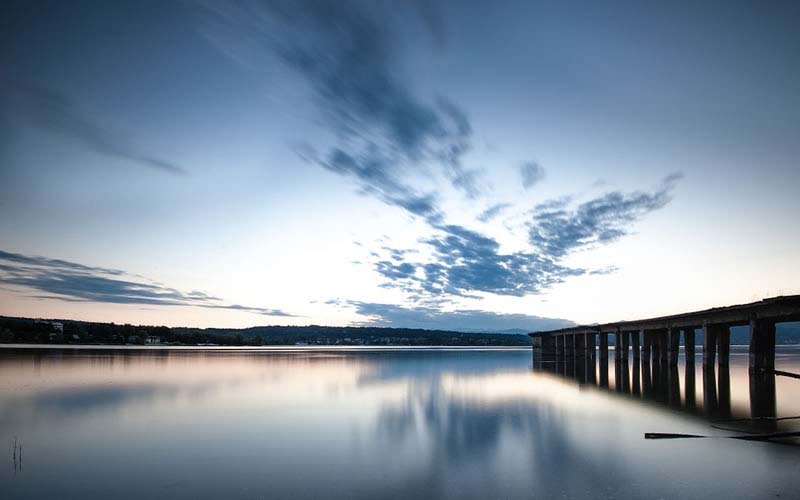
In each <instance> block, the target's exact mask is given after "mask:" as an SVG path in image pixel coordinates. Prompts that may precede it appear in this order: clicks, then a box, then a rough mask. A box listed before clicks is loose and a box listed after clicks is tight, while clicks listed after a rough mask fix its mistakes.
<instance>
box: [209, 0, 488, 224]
mask: <svg viewBox="0 0 800 500" xmlns="http://www.w3.org/2000/svg"><path fill="white" fill-rule="evenodd" d="M206 12H207V14H211V17H212V19H213V20H214V22H215V24H216V25H217V26H220V25H222V26H227V27H228V30H227V31H228V32H229V38H230V39H229V40H220V38H221V36H220V34H219V30H217V31H216V32H215V33H216V35H215V37H214V39H215V43H216V44H217V45H218V46H221V47H222V48H223V52H225V53H227V54H231V51H234V52H236V49H235V47H239V46H242V45H248V46H249V45H252V44H255V45H256V46H258V45H259V44H260V45H261V46H262V47H264V49H265V50H267V51H268V52H269V53H272V54H274V55H275V56H277V58H278V59H279V60H280V61H282V62H283V64H285V66H286V67H288V68H290V69H291V70H292V71H293V72H294V74H296V75H298V76H299V77H300V78H301V79H302V80H303V81H304V82H305V83H307V85H308V87H309V88H310V90H311V93H312V97H313V102H314V103H315V104H316V107H317V109H318V110H319V112H320V115H321V116H322V118H323V123H324V125H325V127H326V128H327V130H328V131H330V132H331V135H332V136H333V137H335V138H336V140H335V144H334V145H333V146H331V147H327V146H326V147H321V148H319V149H320V151H319V152H315V151H313V148H312V149H310V150H309V152H310V153H309V152H307V154H304V157H305V158H306V159H308V160H311V161H313V162H315V163H317V164H319V165H321V166H322V167H324V168H326V169H328V170H330V171H332V172H335V173H337V174H340V175H343V176H347V177H350V178H352V179H354V180H356V181H357V183H358V184H359V185H360V187H361V188H362V189H363V190H364V191H365V192H367V193H372V194H374V195H376V196H377V197H379V198H380V199H381V200H383V201H384V202H385V203H388V204H390V205H394V206H398V207H401V208H404V209H406V210H408V211H409V212H410V213H412V214H414V215H416V216H420V217H423V218H427V217H431V216H432V215H433V214H435V213H437V212H438V208H436V205H437V201H436V197H435V196H434V195H433V194H431V193H430V192H420V191H419V190H418V189H416V188H413V187H412V185H411V183H409V182H407V181H405V180H403V175H402V173H403V172H404V171H407V170H411V171H412V172H413V171H415V172H417V173H420V172H424V170H425V169H426V168H436V169H439V171H440V172H441V173H442V174H443V175H444V176H445V178H447V179H448V180H449V182H450V183H451V184H452V186H453V187H455V188H456V189H458V190H460V191H462V192H463V193H464V194H465V195H466V196H468V197H472V198H474V197H476V196H477V195H478V194H479V192H480V189H479V186H478V184H477V182H476V179H477V177H478V175H479V173H480V170H478V169H467V168H465V167H464V166H463V165H462V159H463V156H464V154H465V153H466V152H467V151H469V149H470V147H471V141H472V125H471V123H470V120H469V118H468V116H467V114H466V113H465V112H464V110H463V109H461V107H460V106H458V105H457V104H456V103H454V102H452V101H451V100H450V99H448V98H446V97H438V98H435V99H432V100H430V101H426V100H424V99H420V98H419V97H417V96H416V95H415V93H414V91H413V90H412V88H411V86H410V85H409V84H408V82H407V81H406V79H405V78H403V71H402V66H403V65H402V55H401V50H400V48H401V47H402V46H403V45H404V43H406V42H408V40H406V39H404V36H405V35H407V33H406V32H405V31H404V30H402V29H395V28H396V27H397V26H398V25H399V24H402V23H404V22H405V23H409V22H414V23H417V24H421V25H422V26H423V27H425V28H427V29H429V30H430V32H431V34H432V35H433V38H434V40H437V41H439V42H440V43H441V42H443V37H444V29H443V25H442V18H441V17H440V16H439V15H438V13H437V11H436V7H435V5H434V4H430V3H425V4H420V5H418V8H416V9H405V10H404V9H400V10H398V9H395V8H389V7H387V5H386V4H382V3H379V2H362V1H342V2H315V1H310V0H309V1H285V2H283V1H276V2H265V3H236V4H229V5H227V6H225V7H220V6H219V5H212V6H211V7H210V8H208V9H206ZM408 14H411V15H410V16H409V15H408ZM390 19H391V21H389V20H390ZM243 37H247V38H249V39H250V40H251V41H253V40H254V42H253V43H252V44H251V43H245V44H242V43H241V39H242V38H243ZM251 56H252V51H250V53H249V54H248V55H244V56H239V55H236V56H233V57H234V58H235V59H237V60H241V59H242V58H247V57H251Z"/></svg>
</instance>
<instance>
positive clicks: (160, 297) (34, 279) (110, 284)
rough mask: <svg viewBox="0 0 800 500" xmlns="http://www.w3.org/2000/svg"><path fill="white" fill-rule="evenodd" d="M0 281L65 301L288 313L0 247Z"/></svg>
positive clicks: (42, 296) (282, 314)
mask: <svg viewBox="0 0 800 500" xmlns="http://www.w3.org/2000/svg"><path fill="white" fill-rule="evenodd" d="M0 283H3V284H6V285H10V286H14V287H23V288H26V289H30V290H35V291H36V295H30V296H32V297H36V298H43V299H56V300H63V301H68V302H95V303H106V304H139V305H155V306H192V307H202V308H206V309H229V310H236V311H245V312H250V313H254V314H260V315H264V316H292V315H291V314H288V313H286V312H284V311H281V310H278V309H267V308H262V307H250V306H243V305H239V304H232V305H229V304H225V303H224V302H222V299H219V298H217V297H212V296H210V295H208V294H206V293H204V292H200V291H197V290H195V291H192V292H189V293H183V292H180V291H178V290H176V289H174V288H168V287H165V286H163V285H160V284H157V283H153V282H148V281H147V280H145V279H143V278H140V277H136V276H132V275H128V273H125V272H124V271H120V270H117V269H107V268H102V267H91V266H86V265H83V264H77V263H74V262H69V261H65V260H59V259H49V258H45V257H38V256H28V255H21V254H16V253H10V252H4V251H2V250H0Z"/></svg>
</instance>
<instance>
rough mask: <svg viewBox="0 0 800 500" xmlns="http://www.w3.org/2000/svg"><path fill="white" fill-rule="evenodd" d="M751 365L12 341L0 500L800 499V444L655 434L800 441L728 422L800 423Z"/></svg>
mask: <svg viewBox="0 0 800 500" xmlns="http://www.w3.org/2000/svg"><path fill="white" fill-rule="evenodd" d="M778 352H779V356H778V360H777V363H776V364H777V368H778V369H779V370H786V371H791V372H800V350H797V349H793V348H779V349H778ZM746 363H747V352H746V348H745V349H742V348H733V354H732V357H731V367H730V370H729V371H728V370H724V369H723V370H719V369H716V370H714V371H713V372H709V371H707V370H703V369H702V366H701V364H700V360H699V356H698V362H697V365H696V366H695V367H693V368H694V369H690V370H689V371H688V372H687V371H686V365H685V363H684V361H683V360H681V363H680V365H679V367H678V370H677V371H669V370H661V371H659V370H656V371H652V370H648V372H649V373H644V372H643V371H642V370H641V368H639V367H638V365H636V364H634V363H633V360H631V361H630V362H629V363H628V364H627V366H626V367H625V368H626V372H624V373H627V375H628V376H627V377H624V376H623V375H622V373H623V372H622V371H620V372H619V375H618V374H617V370H616V369H615V366H614V360H613V355H612V359H611V360H610V363H609V365H608V367H607V371H606V373H607V374H608V377H607V380H606V377H605V376H603V375H602V372H599V373H598V372H592V371H591V367H589V368H588V369H586V370H582V369H576V368H575V367H569V366H566V365H565V364H564V365H562V364H559V365H558V366H556V365H552V366H551V365H548V366H546V367H544V368H539V367H538V366H537V367H536V369H533V368H532V356H531V351H530V350H529V349H476V350H465V349H391V348H388V349H324V350H323V349H303V350H297V349H273V350H269V349H259V350H252V349H251V350H228V349H216V350H201V349H185V350H176V349H172V350H167V349H81V350H77V349H63V350H62V349H12V348H2V349H0V442H2V443H3V447H2V449H3V450H4V451H3V452H2V453H4V454H5V456H3V457H2V460H0V461H2V463H3V464H4V465H3V466H2V467H0V482H1V483H0V484H2V497H3V498H148V497H149V498H203V497H204V498H459V499H461V498H481V499H482V498H670V497H675V498H677V497H683V498H776V497H778V496H780V497H781V498H798V492H800V447H798V446H796V444H798V443H799V442H798V441H797V440H794V441H790V442H789V443H788V444H773V443H763V442H746V441H737V440H732V439H726V438H711V439H681V440H658V441H654V440H645V439H644V438H643V435H644V433H645V432H677V433H692V434H701V435H714V436H728V435H735V434H739V432H738V431H746V432H770V431H775V430H787V429H790V430H791V429H798V430H800V420H795V421H792V420H787V421H781V422H775V421H773V420H762V421H761V422H759V423H757V424H755V423H751V422H726V423H723V424H716V425H717V426H721V427H729V428H732V430H721V429H715V428H713V427H712V426H711V424H712V422H711V421H710V420H714V421H718V420H727V419H731V418H734V417H749V416H750V415H751V414H756V415H759V416H770V415H773V416H774V415H779V416H790V415H800V380H797V379H793V378H789V377H783V376H778V377H767V378H766V379H758V380H751V379H750V378H749V376H748V371H747V366H746ZM690 367H691V365H690ZM602 368H605V367H601V365H597V366H595V367H594V369H595V370H602ZM621 369H622V365H621V366H620V370H621ZM565 372H566V373H569V376H565V375H564V373H565ZM592 373H593V375H592ZM687 374H688V375H689V376H688V380H689V382H690V383H689V384H688V387H687V383H686V382H687ZM634 375H636V377H635V378H632V377H633V376H634ZM645 376H647V378H645ZM692 378H694V380H693V382H694V383H691V382H692ZM626 379H627V381H626ZM676 384H677V385H676ZM601 385H602V386H605V385H607V386H608V387H607V388H606V387H601ZM687 388H688V390H687ZM692 389H694V391H692ZM692 393H694V394H692ZM692 396H693V397H692ZM751 396H752V397H751ZM15 437H16V439H17V441H18V442H19V443H20V444H21V446H22V457H19V456H18V453H14V454H12V447H13V442H14V439H15ZM6 444H7V446H6Z"/></svg>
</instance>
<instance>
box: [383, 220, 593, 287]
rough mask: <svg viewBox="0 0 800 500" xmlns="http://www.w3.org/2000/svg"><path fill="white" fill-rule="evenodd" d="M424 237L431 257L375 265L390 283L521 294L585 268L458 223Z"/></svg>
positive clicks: (402, 285) (395, 285)
mask: <svg viewBox="0 0 800 500" xmlns="http://www.w3.org/2000/svg"><path fill="white" fill-rule="evenodd" d="M437 229H438V234H437V235H436V236H434V237H432V238H429V239H427V240H425V241H424V243H425V244H426V245H428V246H429V247H430V248H431V249H432V251H433V261H432V262H427V263H411V262H407V261H388V260H382V261H379V262H378V263H376V265H375V270H376V271H377V272H378V273H380V274H381V275H382V276H384V277H385V278H387V280H389V282H388V285H389V286H392V287H397V288H401V289H404V290H407V291H410V292H421V293H424V294H426V295H428V296H443V295H455V296H470V294H472V293H474V292H485V293H492V294H497V295H512V296H517V297H521V296H524V295H528V294H531V293H536V292H539V291H541V290H542V289H543V288H546V287H548V286H551V285H553V284H555V283H560V282H561V281H563V280H564V278H566V277H568V276H577V275H581V274H584V273H585V272H586V271H585V270H583V269H574V268H568V267H565V266H562V265H560V264H559V263H558V262H556V261H555V260H553V259H551V258H549V257H547V256H544V255H540V254H538V253H534V252H514V253H505V254H504V253H501V252H500V244H499V243H498V242H497V241H495V240H494V239H492V238H489V237H486V236H483V235H481V234H479V233H477V232H475V231H472V230H470V229H467V228H465V227H462V226H457V225H443V226H438V227H437Z"/></svg>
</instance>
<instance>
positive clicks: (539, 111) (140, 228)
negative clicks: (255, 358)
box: [0, 0, 800, 331]
mask: <svg viewBox="0 0 800 500" xmlns="http://www.w3.org/2000/svg"><path fill="white" fill-rule="evenodd" d="M0 10H2V14H1V15H0V314H2V315H10V316H25V317H44V318H65V319H80V320H91V321H114V322H117V323H133V324H159V325H162V324H163V325H168V326H197V327H210V326H215V327H247V326H254V325H268V324H283V325H307V324H321V325H377V326H394V327H422V328H443V329H460V330H504V329H526V330H531V331H533V330H543V329H549V328H557V327H561V326H566V325H568V324H571V323H581V324H583V323H596V322H610V321H617V320H623V319H636V318H644V317H650V316H657V315H665V314H672V313H680V312H686V311H690V310H697V309H703V308H707V307H713V306H721V305H728V304H733V303H743V302H750V301H756V300H760V299H762V298H765V297H770V296H776V295H789V294H797V293H800V223H799V222H798V214H800V196H798V195H797V187H798V186H800V164H798V157H800V92H798V89H800V31H798V30H797V26H798V25H800V4H798V3H797V2H791V1H787V2H781V1H771V2H758V1H754V2H737V1H721V2H679V1H676V2H641V1H635V2H627V1H613V2H569V1H567V2H537V1H498V2H481V1H475V2H472V1H459V2H437V1H432V0H431V1H426V0H415V1H407V2H396V1H363V2H358V1H352V2H351V1H335V2H334V1H330V2H325V1H319V2H313V1H303V0H296V1H285V2H284V1H256V0H253V1H239V2H236V1H231V2H223V1H214V0H209V1H188V0H187V1H150V0H141V1H127V2H126V1H119V2H104V1H85V0H76V1H73V2H62V1H52V2H50V1H36V0H34V1H17V0H11V1H6V2H3V3H2V6H0Z"/></svg>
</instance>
